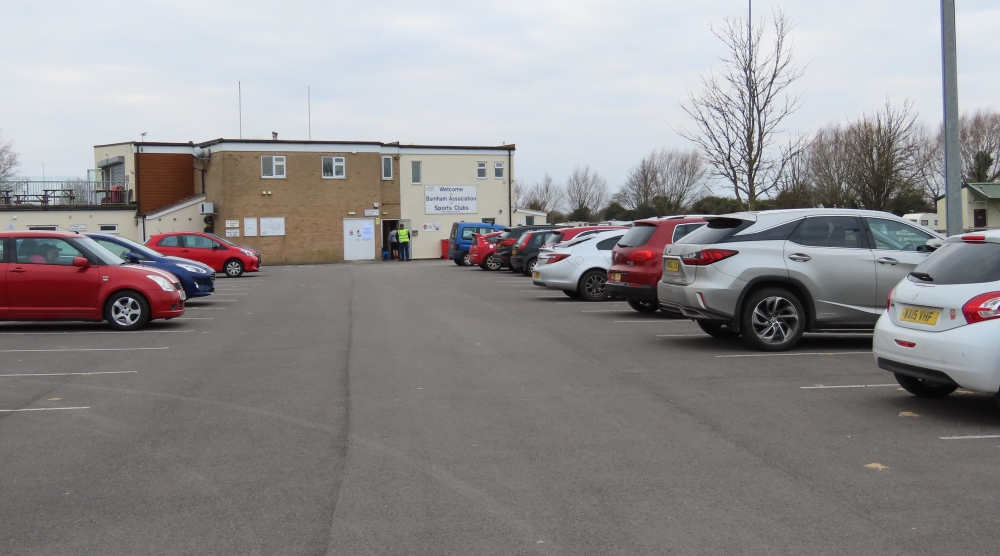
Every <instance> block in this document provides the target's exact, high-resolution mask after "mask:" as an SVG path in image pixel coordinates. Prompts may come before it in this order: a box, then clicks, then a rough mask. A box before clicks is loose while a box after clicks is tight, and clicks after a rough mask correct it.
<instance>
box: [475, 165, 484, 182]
mask: <svg viewBox="0 0 1000 556" xmlns="http://www.w3.org/2000/svg"><path fill="white" fill-rule="evenodd" d="M476 177H477V178H479V179H481V180H485V179H486V163H485V162H477V163H476Z"/></svg>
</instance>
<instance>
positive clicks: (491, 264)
mask: <svg viewBox="0 0 1000 556" xmlns="http://www.w3.org/2000/svg"><path fill="white" fill-rule="evenodd" d="M501 266H503V265H502V263H501V262H500V260H499V259H497V258H496V257H494V256H492V255H491V256H489V257H487V258H486V268H488V269H490V270H500V267H501Z"/></svg>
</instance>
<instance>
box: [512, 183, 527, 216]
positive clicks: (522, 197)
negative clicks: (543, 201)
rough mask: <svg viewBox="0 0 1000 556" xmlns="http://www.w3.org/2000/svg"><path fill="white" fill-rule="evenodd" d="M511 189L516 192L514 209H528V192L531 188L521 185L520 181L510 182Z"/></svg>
mask: <svg viewBox="0 0 1000 556" xmlns="http://www.w3.org/2000/svg"><path fill="white" fill-rule="evenodd" d="M510 183H511V187H512V188H513V190H514V208H515V209H519V208H526V207H525V205H526V204H527V202H528V191H529V190H530V187H529V186H527V185H525V184H523V183H521V180H519V179H516V178H515V179H511V180H510Z"/></svg>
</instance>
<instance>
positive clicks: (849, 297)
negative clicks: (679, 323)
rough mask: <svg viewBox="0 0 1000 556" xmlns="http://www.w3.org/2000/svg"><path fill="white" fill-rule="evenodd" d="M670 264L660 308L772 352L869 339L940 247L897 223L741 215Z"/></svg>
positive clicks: (820, 215)
mask: <svg viewBox="0 0 1000 556" xmlns="http://www.w3.org/2000/svg"><path fill="white" fill-rule="evenodd" d="M706 220H708V225H706V226H703V227H702V228H700V229H698V230H695V231H694V232H692V233H691V234H689V235H687V236H685V237H684V238H683V239H681V240H680V241H679V242H677V243H674V244H672V245H668V246H667V249H666V251H664V255H663V277H662V278H661V280H660V283H659V284H657V296H658V297H659V299H660V308H661V310H663V311H665V312H666V313H668V314H673V315H675V316H677V315H679V316H683V317H687V318H691V319H694V320H696V321H697V322H698V324H699V325H700V326H701V328H702V329H703V330H704V331H705V332H707V333H709V334H711V335H713V336H716V337H735V336H737V335H742V336H743V338H744V339H745V340H746V341H747V342H748V343H749V344H750V345H752V346H754V347H756V348H758V349H761V350H766V351H780V350H786V349H789V348H791V347H792V346H794V345H795V344H796V343H797V342H798V341H799V338H801V336H802V333H803V332H806V331H809V332H823V331H843V330H858V329H867V330H871V329H872V328H873V327H874V326H875V322H876V321H877V320H878V317H879V315H880V314H881V313H882V312H883V311H884V307H885V303H886V299H888V297H889V292H890V291H892V288H893V287H895V285H896V284H897V283H899V281H900V280H902V279H903V278H905V277H906V275H907V274H909V272H910V271H911V270H913V268H914V267H916V266H917V265H918V264H920V263H921V262H923V260H924V259H925V258H926V257H927V255H928V254H929V253H930V252H931V251H933V250H934V248H936V247H937V246H938V245H940V244H941V240H942V238H941V237H940V236H938V235H937V234H934V233H933V232H931V231H929V230H926V229H922V228H920V227H917V226H914V225H913V224H912V223H911V222H908V221H906V220H904V219H902V218H900V217H898V216H895V215H892V214H889V213H885V212H875V211H865V210H848V209H795V210H774V211H763V212H742V213H736V214H728V215H722V216H716V217H708V218H706Z"/></svg>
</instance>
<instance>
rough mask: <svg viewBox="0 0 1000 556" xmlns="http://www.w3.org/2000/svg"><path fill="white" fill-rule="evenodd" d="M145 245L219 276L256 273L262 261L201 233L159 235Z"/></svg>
mask: <svg viewBox="0 0 1000 556" xmlns="http://www.w3.org/2000/svg"><path fill="white" fill-rule="evenodd" d="M146 245H148V246H149V247H152V248H153V249H156V250H157V251H159V252H161V253H163V254H164V255H173V256H175V257H182V258H185V259H191V260H193V261H198V262H199V263H204V264H207V265H208V266H210V267H212V270H214V271H216V272H225V273H226V276H229V277H230V278H236V277H238V276H242V275H243V272H244V271H245V272H257V271H258V270H259V269H260V259H259V258H258V257H257V255H256V254H255V253H254V252H253V251H251V250H250V249H248V248H246V247H238V246H236V245H227V244H225V243H222V242H221V241H219V239H218V238H216V237H214V236H212V235H211V234H203V233H201V232H171V233H168V234H156V235H154V236H153V237H151V238H149V239H148V240H147V241H146Z"/></svg>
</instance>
